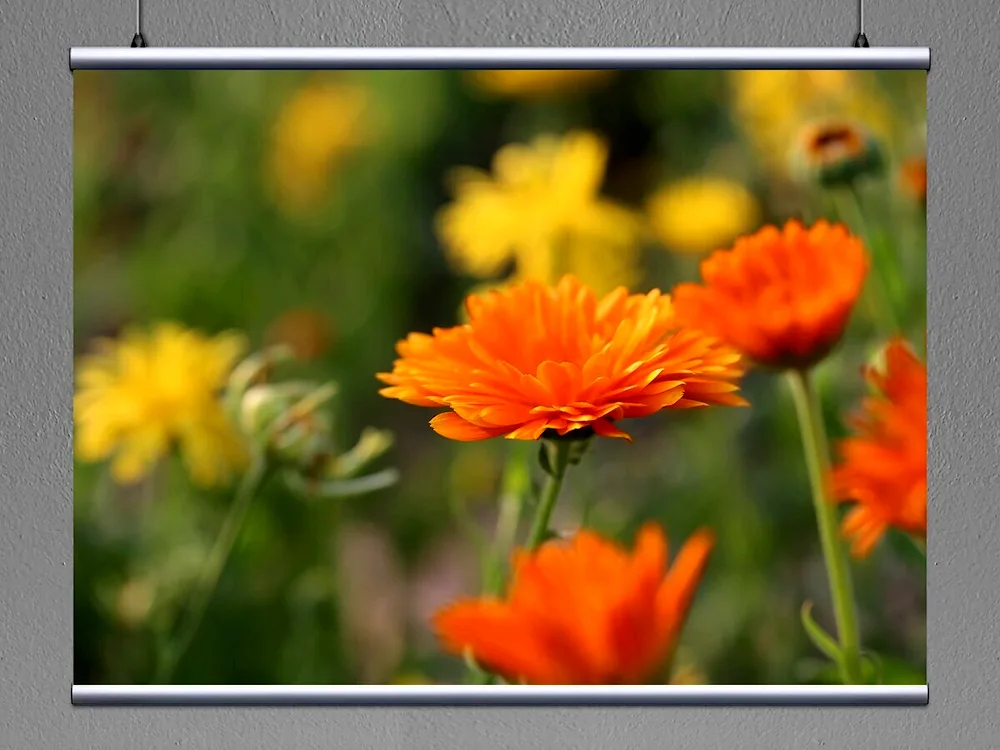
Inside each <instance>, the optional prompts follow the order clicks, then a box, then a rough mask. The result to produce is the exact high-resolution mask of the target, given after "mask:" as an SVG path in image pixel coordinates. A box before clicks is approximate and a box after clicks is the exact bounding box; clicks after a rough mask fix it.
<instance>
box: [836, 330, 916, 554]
mask: <svg viewBox="0 0 1000 750" xmlns="http://www.w3.org/2000/svg"><path fill="white" fill-rule="evenodd" d="M865 377H866V379H867V380H868V382H869V383H870V384H871V385H872V386H873V387H874V389H875V390H876V395H874V396H871V397H869V398H867V399H865V400H864V402H863V404H862V412H861V413H859V414H857V415H856V416H855V417H854V418H853V419H852V425H853V426H854V427H855V429H856V430H857V432H858V435H857V436H855V437H851V438H848V439H846V440H843V441H842V442H841V443H840V446H839V448H840V454H841V456H842V458H843V461H842V463H841V464H840V465H838V466H837V467H835V468H834V471H833V481H832V483H833V489H834V495H835V497H836V498H837V499H838V501H839V502H854V503H857V505H855V507H854V508H853V509H852V510H851V511H850V512H849V513H848V514H847V516H846V517H845V519H844V523H843V528H842V530H843V532H844V535H845V536H846V537H848V538H851V539H852V540H853V543H852V551H853V552H854V554H855V555H856V556H858V557H864V556H865V555H867V554H868V553H869V552H870V551H871V550H872V548H873V547H874V546H875V544H877V543H878V541H879V539H881V538H882V535H883V534H884V533H885V532H886V530H887V529H888V527H890V526H895V527H896V528H899V529H902V530H903V531H907V532H909V533H911V534H913V535H915V536H917V537H920V538H924V537H926V536H927V367H926V365H925V364H923V363H922V362H920V360H919V359H918V358H917V356H916V354H915V353H914V352H913V350H912V349H911V348H910V347H909V346H908V345H907V344H906V343H905V342H904V341H903V340H902V339H894V340H893V341H891V342H890V343H889V345H888V347H887V348H886V350H885V357H884V368H879V367H871V366H869V367H867V368H865Z"/></svg>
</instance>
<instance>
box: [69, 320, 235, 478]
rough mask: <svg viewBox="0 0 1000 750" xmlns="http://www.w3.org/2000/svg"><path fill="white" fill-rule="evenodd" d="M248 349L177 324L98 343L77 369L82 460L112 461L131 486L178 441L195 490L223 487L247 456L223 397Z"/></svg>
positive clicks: (78, 444) (75, 407) (78, 441)
mask: <svg viewBox="0 0 1000 750" xmlns="http://www.w3.org/2000/svg"><path fill="white" fill-rule="evenodd" d="M243 347H244V342H243V339H242V338H241V337H240V336H238V335H236V334H232V333H225V334H221V335H219V336H216V337H214V338H208V337H205V336H203V335H202V334H200V333H198V332H196V331H192V330H187V329H184V328H182V327H181V326H179V325H176V324H173V323H160V324H158V325H156V326H155V327H153V329H152V330H151V331H149V332H144V331H138V330H131V331H128V332H126V333H125V334H124V335H123V336H122V338H121V339H119V340H117V341H112V340H107V339H102V340H100V341H98V343H97V347H96V351H95V352H94V353H91V354H88V355H85V356H84V357H83V358H82V359H81V361H80V363H79V365H78V368H77V391H76V395H75V396H74V398H73V413H74V418H75V422H76V453H77V457H78V458H79V459H80V460H81V461H103V460H106V459H111V461H112V463H111V473H112V476H113V477H114V478H115V479H116V480H117V481H119V482H122V483H128V482H133V481H136V480H138V479H140V478H142V477H143V476H145V475H146V474H147V473H148V472H149V470H150V469H151V468H152V466H153V464H154V463H155V462H156V461H157V460H159V459H160V458H161V457H162V456H164V455H165V454H166V453H167V452H168V451H169V450H170V448H171V447H172V445H173V444H174V443H176V444H178V445H179V447H180V451H181V455H182V457H183V459H184V462H185V464H186V466H187V469H188V471H189V472H190V474H191V478H192V479H193V480H194V481H195V482H196V483H197V484H200V485H203V486H211V485H216V484H221V483H223V482H224V481H226V480H227V479H228V478H229V477H230V475H231V473H232V471H233V470H235V469H238V468H240V467H241V466H243V465H244V462H245V460H246V458H247V454H246V448H245V445H244V442H243V440H242V438H241V436H240V434H239V432H238V431H237V430H236V428H235V427H234V425H233V424H232V422H231V421H230V419H229V418H228V416H227V415H226V412H225V411H224V409H223V406H222V403H221V401H220V398H219V394H220V392H221V391H222V389H223V388H224V387H225V385H226V381H227V378H228V376H229V373H230V370H231V369H232V367H233V365H234V363H235V361H236V359H237V358H238V357H239V355H240V353H241V352H242V350H243Z"/></svg>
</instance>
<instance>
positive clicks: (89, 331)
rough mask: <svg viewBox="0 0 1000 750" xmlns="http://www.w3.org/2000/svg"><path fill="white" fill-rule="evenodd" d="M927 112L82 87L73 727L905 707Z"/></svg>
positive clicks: (751, 91)
mask: <svg viewBox="0 0 1000 750" xmlns="http://www.w3.org/2000/svg"><path fill="white" fill-rule="evenodd" d="M926 80H927V73H926V72H925V71H923V70H896V71H889V70H883V71H864V70H850V69H845V70H837V69H832V70H831V69H825V70H810V69H803V70H707V69H706V70H341V71H274V70H272V71H261V70H212V71H205V70H203V71H187V70H159V71H156V70H145V71H127V70H120V71H113V70H105V71H77V72H75V73H74V85H75V103H74V118H75V135H74V154H75V155H74V159H75V189H74V222H75V230H74V256H75V281H74V293H75V300H74V305H75V321H74V332H75V350H76V351H75V353H76V366H75V395H74V402H73V410H74V421H75V437H74V439H75V456H76V463H75V480H74V481H75V493H74V524H75V550H74V561H75V562H74V566H75V592H74V595H75V617H74V659H75V663H74V682H75V684H77V685H85V686H86V685H91V686H101V685H118V686H161V685H166V686H184V685H186V686H207V685H212V686H239V685H255V686H357V687H358V689H359V690H360V689H362V688H364V687H365V686H368V687H370V686H384V687H386V688H387V689H389V688H392V689H393V690H396V694H398V695H402V694H405V692H406V690H408V689H413V690H420V689H430V688H426V686H439V687H442V686H448V689H449V690H451V691H452V694H454V695H458V694H459V693H460V691H461V690H462V689H466V688H467V689H469V690H480V691H482V690H485V689H487V688H489V691H490V694H491V695H502V693H503V691H504V690H516V689H518V687H519V686H521V685H528V686H592V687H594V688H605V689H606V690H607V692H608V694H613V692H614V690H616V689H625V686H644V687H645V688H650V689H651V688H653V687H657V686H659V687H662V688H663V690H665V691H669V690H671V689H676V690H681V689H683V688H684V687H685V686H688V687H690V686H701V687H702V688H703V691H704V694H705V695H709V694H710V693H711V689H712V686H787V689H788V691H789V692H791V693H794V691H795V690H796V689H799V688H801V689H802V690H803V691H805V690H808V689H809V688H810V686H846V687H848V688H849V687H852V686H854V687H859V688H861V687H864V686H879V685H881V686H893V685H918V686H921V685H926V674H925V666H926V633H925V623H926V607H927V601H926V593H925V592H926V587H925V573H926V545H925V539H926V533H927V476H926V464H927V455H926V454H927V391H926V381H927V376H926V364H925V335H926V334H925V325H926V317H925V303H926V293H927V286H926V277H925V273H926V218H925V217H926V214H925V200H926V191H927V169H926V145H925V144H926V131H925V127H926V93H925V87H926ZM421 686H424V687H421ZM349 693H350V691H349V690H347V691H346V693H344V694H345V695H346V694H349Z"/></svg>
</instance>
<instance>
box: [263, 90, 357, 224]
mask: <svg viewBox="0 0 1000 750" xmlns="http://www.w3.org/2000/svg"><path fill="white" fill-rule="evenodd" d="M368 109H369V97H368V93H367V91H366V90H365V89H364V88H362V87H361V86H358V85H355V84H351V83H346V82H342V81H337V80H328V79H325V78H316V79H313V80H312V81H311V82H310V83H307V84H306V85H305V86H303V87H302V88H301V89H299V90H298V91H297V92H296V93H295V94H294V95H293V96H292V97H291V98H290V99H289V100H288V101H287V102H286V104H285V106H284V107H283V108H282V110H281V112H280V113H279V115H278V118H277V120H276V121H275V123H274V127H273V131H272V148H271V153H270V158H269V159H268V162H267V170H268V173H267V176H268V182H269V184H270V187H271V190H272V193H273V197H274V199H275V201H276V202H277V203H278V204H279V205H280V206H281V207H282V208H284V209H285V210H288V211H290V212H302V211H308V210H311V209H313V208H315V207H316V206H317V205H318V204H319V203H320V201H321V200H322V199H323V198H324V197H325V195H326V190H327V186H328V180H329V177H330V172H331V170H332V169H333V168H334V167H335V166H336V165H337V162H338V161H339V160H340V159H341V158H343V157H344V156H345V155H346V154H348V153H350V152H351V151H353V150H354V149H356V148H358V147H360V146H362V145H364V144H365V143H366V142H367V140H368V138H367V136H368V128H367V127H366V123H367V119H368V118H367V115H368Z"/></svg>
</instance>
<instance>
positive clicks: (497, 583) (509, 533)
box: [484, 441, 531, 596]
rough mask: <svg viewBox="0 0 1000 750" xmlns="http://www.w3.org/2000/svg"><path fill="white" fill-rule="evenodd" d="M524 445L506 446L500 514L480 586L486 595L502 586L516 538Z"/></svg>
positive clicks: (524, 465) (524, 477)
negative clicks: (491, 551) (482, 583)
mask: <svg viewBox="0 0 1000 750" xmlns="http://www.w3.org/2000/svg"><path fill="white" fill-rule="evenodd" d="M528 447H531V443H525V442H522V441H512V445H511V447H510V456H509V457H508V459H507V466H506V467H505V469H504V475H503V480H502V484H501V489H500V513H499V517H498V518H497V530H496V538H495V540H494V552H493V560H492V563H491V566H490V571H489V573H488V574H487V577H486V582H485V586H484V592H485V593H486V595H487V596H497V595H499V594H500V593H501V590H502V589H503V578H504V565H505V564H506V562H507V558H508V557H509V556H510V553H511V550H512V549H513V547H514V543H515V540H516V538H517V529H518V526H519V525H520V523H521V509H522V508H523V507H524V497H525V494H526V493H527V488H528V484H529V479H530V477H529V475H528V466H527V460H526V459H527V453H526V451H525V448H528Z"/></svg>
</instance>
